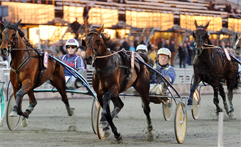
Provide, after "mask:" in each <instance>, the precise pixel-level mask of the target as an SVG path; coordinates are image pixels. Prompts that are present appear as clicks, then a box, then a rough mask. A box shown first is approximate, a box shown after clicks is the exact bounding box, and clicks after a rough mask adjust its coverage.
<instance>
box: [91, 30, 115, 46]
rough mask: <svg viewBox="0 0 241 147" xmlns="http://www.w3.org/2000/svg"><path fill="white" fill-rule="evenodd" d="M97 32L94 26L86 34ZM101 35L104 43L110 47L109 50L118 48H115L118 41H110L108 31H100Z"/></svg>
mask: <svg viewBox="0 0 241 147" xmlns="http://www.w3.org/2000/svg"><path fill="white" fill-rule="evenodd" d="M97 32H98V31H97V30H96V29H95V28H94V29H92V30H91V31H90V32H89V33H88V34H92V33H94V34H96V33H97ZM88 34H87V35H88ZM101 36H102V38H103V40H104V43H105V45H106V47H107V48H110V50H112V51H117V50H118V48H117V44H118V43H117V42H116V41H112V40H111V39H110V35H109V34H108V33H101Z"/></svg>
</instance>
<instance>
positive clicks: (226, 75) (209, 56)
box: [188, 20, 238, 119]
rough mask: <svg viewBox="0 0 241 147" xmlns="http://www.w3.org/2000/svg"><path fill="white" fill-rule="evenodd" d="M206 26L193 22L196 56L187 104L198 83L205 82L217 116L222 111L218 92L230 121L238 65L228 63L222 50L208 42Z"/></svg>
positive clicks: (232, 116)
mask: <svg viewBox="0 0 241 147" xmlns="http://www.w3.org/2000/svg"><path fill="white" fill-rule="evenodd" d="M208 25H209V22H208V23H207V24H206V25H205V26H202V25H200V26H198V24H197V22H196V20H195V26H196V30H195V31H194V32H193V37H194V39H195V42H196V55H195V57H194V61H193V68H194V83H193V85H192V86H191V90H190V96H189V100H188V103H189V104H190V103H191V100H192V98H193V93H194V91H195V89H196V88H197V87H198V84H199V83H200V81H203V82H206V83H208V84H209V85H211V86H212V88H213V91H214V99H213V102H214V104H215V105H216V113H217V115H218V113H219V112H222V109H221V108H220V107H219V99H218V91H219V93H220V95H221V97H222V99H223V103H224V108H225V110H226V112H227V114H228V115H229V116H230V118H231V119H234V118H235V114H234V109H233V104H232V99H233V90H234V89H237V88H238V84H237V83H238V82H237V81H238V64H237V62H235V61H234V60H233V59H232V58H231V61H229V60H228V59H227V57H226V56H225V52H224V50H223V49H221V48H219V47H215V46H213V45H212V43H211V41H210V40H209V33H208V32H207V30H206V29H207V27H208ZM224 80H226V83H227V89H228V100H229V105H230V110H229V109H228V104H227V101H226V96H225V92H224V88H223V82H224Z"/></svg>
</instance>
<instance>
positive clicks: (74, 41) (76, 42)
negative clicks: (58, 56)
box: [65, 39, 79, 53]
mask: <svg viewBox="0 0 241 147" xmlns="http://www.w3.org/2000/svg"><path fill="white" fill-rule="evenodd" d="M68 45H71V46H76V50H75V53H76V52H77V50H78V48H79V42H78V41H77V40H75V39H69V40H68V41H67V42H66V43H65V47H66V49H67V46H68ZM67 52H68V50H67Z"/></svg>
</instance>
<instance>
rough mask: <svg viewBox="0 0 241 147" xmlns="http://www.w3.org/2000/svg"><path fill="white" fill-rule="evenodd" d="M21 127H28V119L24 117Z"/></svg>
mask: <svg viewBox="0 0 241 147" xmlns="http://www.w3.org/2000/svg"><path fill="white" fill-rule="evenodd" d="M21 125H22V127H27V126H28V119H27V118H25V117H24V118H23V119H22V123H21Z"/></svg>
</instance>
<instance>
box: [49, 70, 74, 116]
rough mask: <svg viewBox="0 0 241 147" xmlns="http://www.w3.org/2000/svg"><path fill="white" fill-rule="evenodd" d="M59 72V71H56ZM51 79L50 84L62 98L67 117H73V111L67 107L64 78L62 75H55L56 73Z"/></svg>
mask: <svg viewBox="0 0 241 147" xmlns="http://www.w3.org/2000/svg"><path fill="white" fill-rule="evenodd" d="M58 72H59V71H58ZM53 75H54V76H53V78H51V79H50V83H51V84H52V85H53V86H54V87H55V88H56V89H57V90H58V92H59V93H60V95H61V97H62V101H63V102H64V103H65V106H66V109H67V112H68V115H69V116H72V115H73V110H72V109H71V108H70V106H69V101H68V98H67V94H66V91H65V78H64V75H61V74H58V73H57V74H56V72H55V73H54V74H53Z"/></svg>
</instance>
